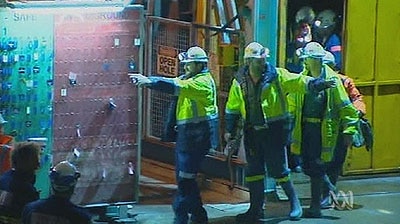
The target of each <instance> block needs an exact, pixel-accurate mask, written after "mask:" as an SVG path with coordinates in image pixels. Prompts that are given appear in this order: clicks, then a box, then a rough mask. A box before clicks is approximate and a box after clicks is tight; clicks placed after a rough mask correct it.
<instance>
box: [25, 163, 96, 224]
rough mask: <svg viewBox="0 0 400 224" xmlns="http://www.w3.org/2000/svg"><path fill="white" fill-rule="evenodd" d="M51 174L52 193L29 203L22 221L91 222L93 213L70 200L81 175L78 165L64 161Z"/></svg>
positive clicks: (46, 222)
mask: <svg viewBox="0 0 400 224" xmlns="http://www.w3.org/2000/svg"><path fill="white" fill-rule="evenodd" d="M49 176H50V182H51V190H52V195H51V196H50V197H49V198H47V199H41V200H38V201H34V202H31V203H29V204H27V205H26V206H25V209H24V211H23V213H22V223H24V224H31V223H32V224H33V223H41V224H49V223H58V224H64V223H70V224H86V223H91V215H90V214H89V213H87V212H86V211H84V210H83V208H80V207H79V206H77V205H75V204H74V203H72V202H71V201H70V199H71V196H72V194H73V193H74V190H75V185H76V183H77V182H78V178H79V177H80V173H79V172H78V171H77V169H76V167H75V166H74V165H72V164H71V163H69V162H68V161H62V162H60V163H58V164H57V165H56V166H55V167H54V168H52V169H51V171H50V175H49Z"/></svg>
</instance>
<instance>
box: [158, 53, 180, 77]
mask: <svg viewBox="0 0 400 224" xmlns="http://www.w3.org/2000/svg"><path fill="white" fill-rule="evenodd" d="M177 55H178V51H177V49H175V48H172V47H168V46H160V47H159V49H158V55H157V74H158V75H163V76H168V77H177V76H178V63H179V62H178V58H177V57H176V56H177Z"/></svg>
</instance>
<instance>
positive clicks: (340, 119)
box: [288, 42, 359, 218]
mask: <svg viewBox="0 0 400 224" xmlns="http://www.w3.org/2000/svg"><path fill="white" fill-rule="evenodd" d="M299 54H300V57H301V58H303V59H304V71H303V72H302V74H303V75H304V76H308V77H314V78H321V79H324V80H337V85H336V86H335V87H334V88H329V89H326V90H323V91H319V92H308V93H306V94H292V93H291V94H289V96H288V101H289V102H290V107H289V108H290V112H291V113H292V114H293V116H294V118H295V122H294V129H293V133H292V143H291V150H292V152H293V153H295V154H301V157H302V160H303V171H304V173H305V174H306V175H308V176H310V178H311V204H310V208H308V209H307V210H306V211H305V214H304V216H305V217H309V218H318V217H321V189H322V187H323V184H324V183H326V182H327V181H329V179H328V180H326V177H327V175H326V171H327V166H328V165H329V163H330V162H331V161H332V159H333V158H334V150H335V146H336V144H337V140H338V136H339V135H340V136H341V137H343V144H344V145H345V146H344V147H348V146H349V145H350V144H351V143H352V136H353V134H356V133H357V128H356V125H357V122H358V120H359V115H358V112H357V110H356V108H355V107H354V106H353V104H352V103H351V102H350V100H349V97H348V95H347V93H346V90H345V88H344V87H343V84H342V81H341V80H340V77H339V75H338V74H337V73H336V72H335V71H333V70H332V69H331V68H330V67H329V66H327V65H325V64H324V63H323V58H324V56H325V54H326V51H325V50H324V49H323V47H322V46H321V45H320V44H319V43H317V42H310V43H308V44H307V45H306V46H305V47H304V48H302V49H299ZM339 131H340V132H341V133H339Z"/></svg>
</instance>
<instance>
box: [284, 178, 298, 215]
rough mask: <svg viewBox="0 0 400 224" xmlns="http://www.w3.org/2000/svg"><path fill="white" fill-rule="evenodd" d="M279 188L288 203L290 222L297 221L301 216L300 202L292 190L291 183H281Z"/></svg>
mask: <svg viewBox="0 0 400 224" xmlns="http://www.w3.org/2000/svg"><path fill="white" fill-rule="evenodd" d="M281 186H282V188H283V190H284V191H285V194H286V196H287V197H288V198H289V201H290V213H289V218H290V220H299V219H300V218H301V216H302V215H303V209H302V208H301V204H300V200H299V198H298V197H297V194H296V192H295V190H294V187H293V183H292V181H290V180H289V181H287V182H283V183H281Z"/></svg>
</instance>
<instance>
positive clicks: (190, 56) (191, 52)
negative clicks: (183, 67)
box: [178, 46, 208, 63]
mask: <svg viewBox="0 0 400 224" xmlns="http://www.w3.org/2000/svg"><path fill="white" fill-rule="evenodd" d="M178 58H179V60H180V61H181V62H183V63H186V62H192V61H195V62H208V56H207V53H206V52H205V51H204V50H203V49H202V48H201V47H197V46H196V47H191V48H189V49H188V50H187V52H183V53H180V54H179V55H178Z"/></svg>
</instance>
